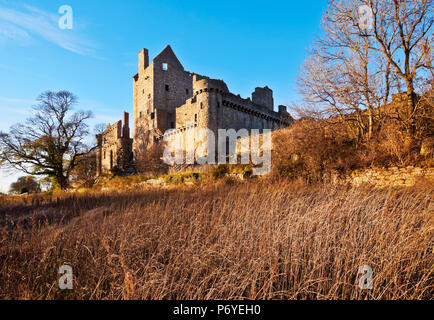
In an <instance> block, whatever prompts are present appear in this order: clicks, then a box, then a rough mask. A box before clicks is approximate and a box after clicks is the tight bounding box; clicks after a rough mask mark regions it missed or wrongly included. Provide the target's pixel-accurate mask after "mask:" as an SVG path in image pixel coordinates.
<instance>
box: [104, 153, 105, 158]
mask: <svg viewBox="0 0 434 320" xmlns="http://www.w3.org/2000/svg"><path fill="white" fill-rule="evenodd" d="M104 159H105V151H104Z"/></svg>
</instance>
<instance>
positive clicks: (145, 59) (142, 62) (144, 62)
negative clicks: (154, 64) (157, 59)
mask: <svg viewBox="0 0 434 320" xmlns="http://www.w3.org/2000/svg"><path fill="white" fill-rule="evenodd" d="M148 66H149V51H148V49H142V50H141V51H140V52H139V73H141V72H142V71H143V70H145V69H146V68H147V67H148Z"/></svg>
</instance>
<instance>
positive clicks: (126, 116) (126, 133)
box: [122, 112, 130, 139]
mask: <svg viewBox="0 0 434 320" xmlns="http://www.w3.org/2000/svg"><path fill="white" fill-rule="evenodd" d="M129 122H130V115H129V113H128V112H124V127H123V131H122V137H123V138H126V139H129V138H130V124H129Z"/></svg>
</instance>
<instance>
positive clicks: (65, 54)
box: [0, 0, 327, 192]
mask: <svg viewBox="0 0 434 320" xmlns="http://www.w3.org/2000/svg"><path fill="white" fill-rule="evenodd" d="M326 2H327V1H326V0H310V1H288V0H284V1H268V2H264V1H256V0H253V1H252V0H249V1H244V0H238V1H235V0H231V1H226V0H219V1H203V0H202V1H196V0H194V1H189V0H185V1H175V0H170V1H164V0H152V1H151V0H141V1H139V0H137V1H133V0H124V1H107V0H106V1H102V0H92V1H85V0H69V1H66V0H62V1H54V0H44V1H42V0H41V1H27V2H21V1H16V0H13V1H8V0H0V111H1V117H0V130H2V131H7V130H8V129H9V127H10V126H11V125H12V124H14V123H16V122H19V121H22V120H24V119H25V118H26V117H28V116H29V110H30V107H31V106H32V105H33V104H34V101H35V99H36V97H37V96H38V95H39V94H40V93H41V92H44V91H46V90H61V89H65V90H69V91H71V92H73V93H75V94H76V95H77V96H78V97H79V98H80V104H79V106H78V108H80V109H85V110H92V111H93V113H94V115H95V118H94V119H93V120H92V122H91V124H92V125H94V124H97V123H108V122H111V123H113V122H114V121H117V120H118V119H120V118H121V115H122V111H129V112H132V76H133V75H134V74H135V73H136V72H137V54H138V52H139V51H140V49H141V48H147V49H149V51H150V56H151V59H152V58H153V57H154V56H155V55H156V54H158V53H159V52H160V51H161V50H162V49H163V48H164V47H165V46H166V45H167V44H170V45H171V46H172V48H173V50H174V51H175V53H176V54H177V56H178V58H179V59H180V61H181V63H182V64H183V65H184V67H185V69H186V70H188V71H192V72H196V73H199V74H203V75H207V76H209V77H212V78H217V79H224V80H225V82H226V83H227V84H228V86H229V89H230V90H231V91H232V92H234V93H236V94H238V93H239V94H241V96H242V97H247V96H250V94H251V92H252V91H253V90H254V88H255V87H258V86H265V85H268V86H269V87H270V88H272V89H273V91H274V99H275V105H276V107H277V105H279V104H289V103H290V102H292V101H294V100H296V99H297V96H296V91H297V89H296V86H295V80H296V77H297V74H298V70H299V68H300V65H301V63H302V62H303V60H304V58H305V56H306V49H307V48H308V47H309V46H310V44H311V43H312V39H313V35H314V34H315V33H319V32H320V30H319V27H320V19H321V15H322V13H323V11H324V10H325V9H326ZM62 5H69V6H71V8H72V9H73V29H72V30H62V29H60V28H59V26H58V19H59V18H60V17H61V16H62V15H61V14H59V13H58V10H59V8H60V7H61V6H62ZM19 175H20V174H17V173H14V172H8V173H6V172H5V171H0V191H2V192H5V191H7V190H8V187H9V184H10V183H11V182H12V181H13V180H15V179H16V177H17V176H19Z"/></svg>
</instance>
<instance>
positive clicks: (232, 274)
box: [0, 180, 434, 299]
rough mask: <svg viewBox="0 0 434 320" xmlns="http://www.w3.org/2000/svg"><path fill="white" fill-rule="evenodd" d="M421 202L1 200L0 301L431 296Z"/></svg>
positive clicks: (241, 195)
mask: <svg viewBox="0 0 434 320" xmlns="http://www.w3.org/2000/svg"><path fill="white" fill-rule="evenodd" d="M433 195H434V192H433V190H432V187H430V186H428V185H419V186H417V187H414V188H402V189H393V190H392V189H390V190H373V189H367V188H366V189H352V188H349V187H335V186H332V185H318V186H304V185H302V184H297V183H292V182H289V181H285V180H281V181H252V182H244V183H235V182H231V181H230V180H221V181H219V182H217V183H216V184H214V185H200V186H192V187H188V188H187V187H179V188H176V189H172V190H157V189H155V190H142V191H136V192H131V191H129V192H125V191H118V192H115V191H113V192H106V193H103V192H93V193H86V194H81V195H77V194H75V195H74V194H66V195H63V196H60V197H58V198H57V199H54V198H53V199H52V200H47V199H45V201H44V199H33V200H31V199H30V200H26V201H25V202H26V203H24V202H23V203H8V202H7V201H5V200H3V201H2V203H1V207H0V224H1V228H2V229H1V246H0V298H1V299H432V298H433V292H434V281H433V280H434V265H433V262H434V253H433V245H434V214H433V210H434V208H433V204H432V199H433ZM63 264H68V265H71V266H72V268H73V273H74V289H73V290H63V291H61V290H60V289H59V288H58V279H59V277H60V275H59V274H58V268H59V267H60V266H61V265H63ZM362 265H369V266H371V267H372V270H373V288H372V290H361V289H360V288H359V286H358V278H359V277H360V276H358V269H359V267H360V266H362Z"/></svg>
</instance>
